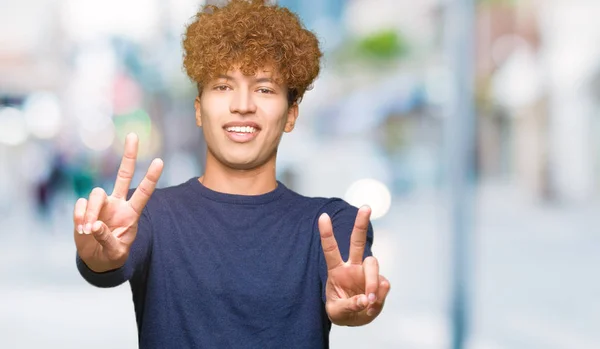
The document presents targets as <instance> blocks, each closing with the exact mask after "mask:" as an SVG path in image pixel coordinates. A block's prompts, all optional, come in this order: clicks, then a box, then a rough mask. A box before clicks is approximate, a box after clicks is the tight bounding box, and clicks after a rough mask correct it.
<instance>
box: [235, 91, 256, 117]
mask: <svg viewBox="0 0 600 349" xmlns="http://www.w3.org/2000/svg"><path fill="white" fill-rule="evenodd" d="M229 111H230V112H231V113H232V114H234V113H237V114H242V115H244V114H252V113H254V112H256V104H254V99H253V98H252V93H251V92H250V91H249V90H247V89H240V88H238V89H236V90H234V91H233V96H232V99H231V102H230V104H229Z"/></svg>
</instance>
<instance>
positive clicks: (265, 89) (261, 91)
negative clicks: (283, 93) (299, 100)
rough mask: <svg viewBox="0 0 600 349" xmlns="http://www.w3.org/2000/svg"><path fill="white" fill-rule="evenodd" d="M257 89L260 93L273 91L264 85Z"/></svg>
mask: <svg viewBox="0 0 600 349" xmlns="http://www.w3.org/2000/svg"><path fill="white" fill-rule="evenodd" d="M257 91H258V92H260V93H275V92H274V91H273V90H271V89H268V88H264V87H262V88H259V89H258V90H257Z"/></svg>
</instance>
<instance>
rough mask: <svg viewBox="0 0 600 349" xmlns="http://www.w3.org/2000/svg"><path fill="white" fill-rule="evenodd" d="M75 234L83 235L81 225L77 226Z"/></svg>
mask: <svg viewBox="0 0 600 349" xmlns="http://www.w3.org/2000/svg"><path fill="white" fill-rule="evenodd" d="M77 232H78V233H79V235H81V234H83V225H81V224H79V225H78V226H77Z"/></svg>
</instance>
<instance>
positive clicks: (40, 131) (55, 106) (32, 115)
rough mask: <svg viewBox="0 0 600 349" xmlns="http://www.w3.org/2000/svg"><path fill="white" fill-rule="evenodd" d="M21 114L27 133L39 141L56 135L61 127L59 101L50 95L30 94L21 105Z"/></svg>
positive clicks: (41, 93)
mask: <svg viewBox="0 0 600 349" xmlns="http://www.w3.org/2000/svg"><path fill="white" fill-rule="evenodd" d="M23 114H24V116H25V122H26V123H27V128H28V129H29V132H30V133H31V134H32V135H33V136H35V137H38V138H41V139H51V138H54V137H56V136H57V135H58V133H59V132H60V128H61V126H62V112H61V108H60V101H59V99H58V97H56V96H55V95H54V94H52V93H47V92H40V93H34V94H31V95H30V96H29V97H28V98H27V99H26V100H25V103H24V105H23Z"/></svg>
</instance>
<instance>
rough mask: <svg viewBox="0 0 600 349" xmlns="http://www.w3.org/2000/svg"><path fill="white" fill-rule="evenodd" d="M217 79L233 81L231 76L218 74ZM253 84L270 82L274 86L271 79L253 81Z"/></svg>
mask: <svg viewBox="0 0 600 349" xmlns="http://www.w3.org/2000/svg"><path fill="white" fill-rule="evenodd" d="M217 78H219V79H225V80H235V79H234V78H233V77H232V76H229V75H225V74H220V75H219V76H217ZM254 82H255V83H261V82H270V83H272V84H275V81H274V80H273V79H271V78H268V77H264V78H258V79H255V80H254Z"/></svg>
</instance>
